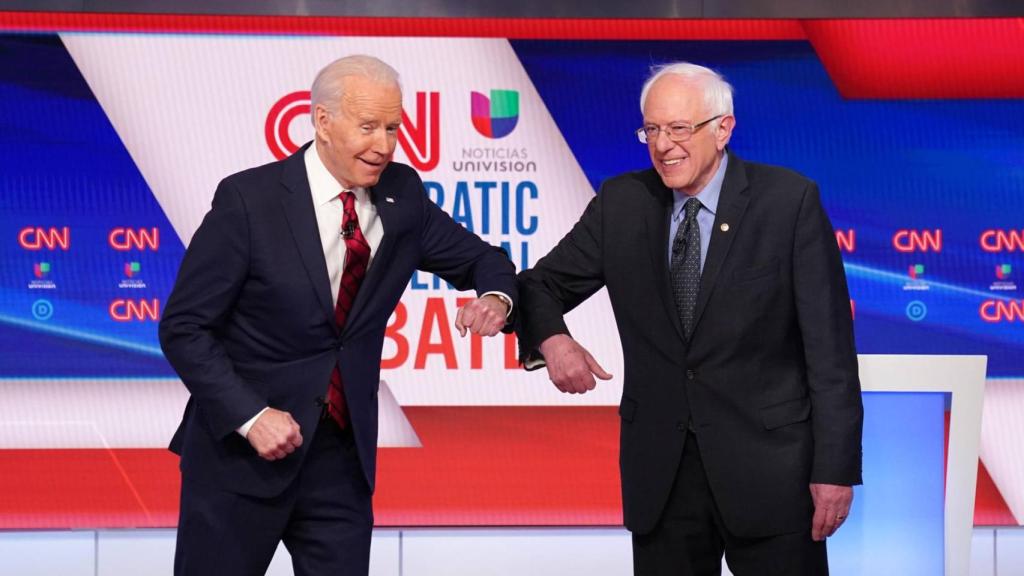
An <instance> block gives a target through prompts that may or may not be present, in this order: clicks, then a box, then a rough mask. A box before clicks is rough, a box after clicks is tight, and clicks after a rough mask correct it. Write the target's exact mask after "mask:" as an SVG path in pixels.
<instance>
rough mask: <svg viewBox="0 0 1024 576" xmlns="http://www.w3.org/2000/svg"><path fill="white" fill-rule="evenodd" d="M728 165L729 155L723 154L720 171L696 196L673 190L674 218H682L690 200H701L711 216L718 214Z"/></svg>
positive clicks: (716, 172) (717, 171)
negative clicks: (684, 208)
mask: <svg viewBox="0 0 1024 576" xmlns="http://www.w3.org/2000/svg"><path fill="white" fill-rule="evenodd" d="M728 165H729V153H728V152H725V153H723V154H722V161H721V162H719V164H718V170H715V175H714V176H712V177H711V180H710V181H709V182H708V184H707V186H705V187H704V189H703V190H701V191H700V192H699V193H697V195H696V196H689V195H687V194H686V193H685V192H682V191H680V190H673V191H672V193H673V195H674V196H675V200H674V201H673V203H672V217H673V218H681V217H682V211H683V206H684V205H685V204H686V201H687V200H689V199H690V198H697V199H698V200H700V203H701V205H702V206H703V207H704V208H706V209H707V210H708V212H711V214H715V213H716V212H718V197H719V196H721V195H722V182H724V181H725V168H726V166H728Z"/></svg>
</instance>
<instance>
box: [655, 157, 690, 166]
mask: <svg viewBox="0 0 1024 576" xmlns="http://www.w3.org/2000/svg"><path fill="white" fill-rule="evenodd" d="M684 160H686V158H672V159H671V160H662V161H661V165H662V166H665V167H666V168H672V167H674V166H679V165H680V164H682V163H683V161H684Z"/></svg>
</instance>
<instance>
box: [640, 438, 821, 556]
mask: <svg viewBox="0 0 1024 576" xmlns="http://www.w3.org/2000/svg"><path fill="white" fill-rule="evenodd" d="M723 553H724V554H725V560H726V562H727V563H728V564H729V570H731V571H732V573H733V574H734V575H735V576H776V575H777V576H827V575H828V560H827V558H826V555H825V543H824V542H815V541H813V540H811V519H810V518H808V519H807V530H806V531H805V532H800V533H795V534H781V535H778V536H771V537H768V538H738V537H736V536H733V535H731V534H729V531H728V530H727V529H726V527H725V524H724V522H723V521H722V515H721V514H720V513H719V511H718V507H717V506H716V505H715V499H714V496H713V495H712V493H711V488H710V486H709V485H708V479H707V475H706V474H705V472H704V463H703V462H702V461H701V458H700V450H699V448H698V445H697V438H696V436H694V435H693V434H692V433H688V434H687V437H686V445H685V447H684V448H683V458H682V462H681V463H680V465H679V471H678V472H676V479H675V485H674V486H673V487H672V493H671V494H670V495H669V501H668V503H667V504H666V505H665V510H664V512H663V513H662V517H661V519H660V520H659V521H658V524H657V526H655V528H654V530H653V531H652V532H650V533H649V534H642V535H636V534H634V535H633V573H634V574H635V576H720V574H721V573H722V555H723Z"/></svg>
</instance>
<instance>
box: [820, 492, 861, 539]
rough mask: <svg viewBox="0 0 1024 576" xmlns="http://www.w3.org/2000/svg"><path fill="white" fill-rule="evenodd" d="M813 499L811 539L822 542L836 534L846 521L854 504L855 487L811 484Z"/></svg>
mask: <svg viewBox="0 0 1024 576" xmlns="http://www.w3.org/2000/svg"><path fill="white" fill-rule="evenodd" d="M811 499H812V500H813V501H814V519H813V520H812V521H811V539H812V540H814V541H815V542H820V541H821V540H824V539H825V538H828V537H829V536H831V535H833V534H835V533H836V530H838V529H839V527H840V526H841V525H842V524H843V522H844V521H846V517H847V516H848V515H849V514H850V505H852V504H853V487H852V486H837V485H835V484H811Z"/></svg>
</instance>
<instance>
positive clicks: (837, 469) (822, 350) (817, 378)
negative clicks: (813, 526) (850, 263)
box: [793, 184, 864, 485]
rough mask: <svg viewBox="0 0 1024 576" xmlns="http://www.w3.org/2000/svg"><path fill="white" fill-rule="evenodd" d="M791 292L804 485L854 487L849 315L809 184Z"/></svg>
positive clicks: (856, 382) (858, 410) (859, 423)
mask: <svg viewBox="0 0 1024 576" xmlns="http://www.w3.org/2000/svg"><path fill="white" fill-rule="evenodd" d="M793 253H794V262H793V276H794V278H793V286H794V292H795V300H796V310H797V319H798V322H799V325H800V333H801V335H802V337H803V345H804V356H805V363H806V366H807V380H808V383H809V386H810V398H811V411H812V425H813V430H814V464H813V467H812V470H811V482H812V483H823V484H839V485H854V484H860V483H861V481H862V480H861V433H862V428H863V421H864V410H863V407H862V404H861V394H860V379H859V377H858V374H857V372H858V370H857V352H856V348H855V344H854V339H853V317H852V314H851V311H850V295H849V291H848V290H847V287H846V274H845V273H844V271H843V262H842V258H841V257H840V255H839V248H838V246H837V245H836V241H835V232H834V231H833V229H832V224H831V223H830V222H829V219H828V216H827V215H826V214H825V210H824V209H823V208H822V206H821V200H820V197H819V194H818V188H817V186H816V185H814V184H810V185H809V186H808V188H807V190H806V192H805V194H804V197H803V200H802V204H801V207H800V212H799V216H798V219H797V228H796V234H795V245H794V252H793Z"/></svg>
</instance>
